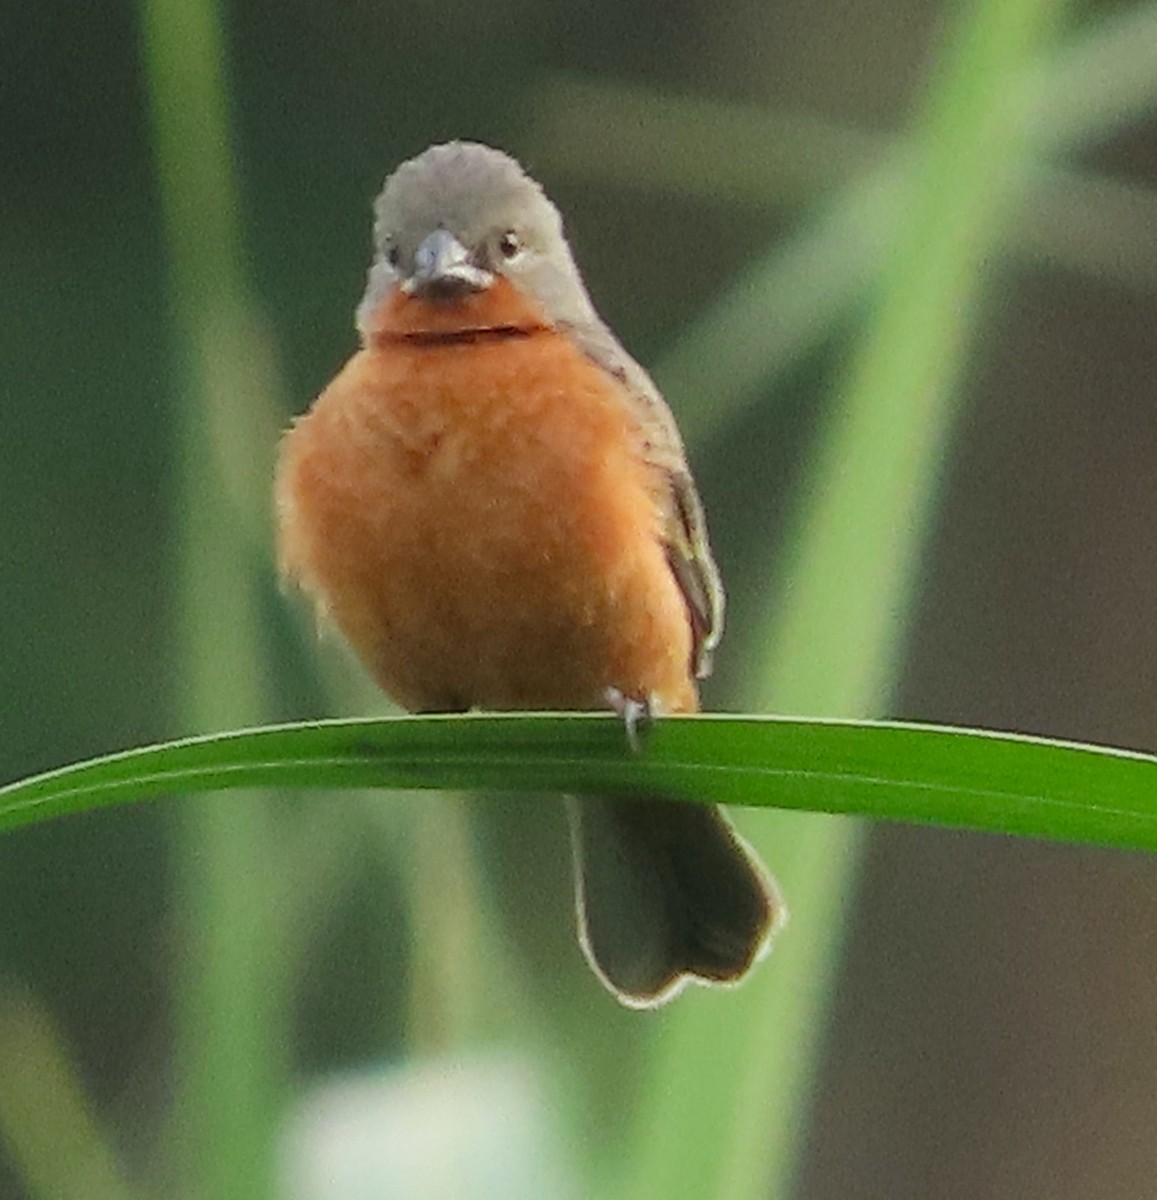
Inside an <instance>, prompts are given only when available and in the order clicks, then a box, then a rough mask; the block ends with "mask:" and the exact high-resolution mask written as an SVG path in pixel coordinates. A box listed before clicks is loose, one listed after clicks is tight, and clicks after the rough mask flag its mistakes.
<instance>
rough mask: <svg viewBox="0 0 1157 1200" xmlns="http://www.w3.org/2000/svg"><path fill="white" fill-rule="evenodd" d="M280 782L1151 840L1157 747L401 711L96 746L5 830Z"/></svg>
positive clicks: (833, 727)
mask: <svg viewBox="0 0 1157 1200" xmlns="http://www.w3.org/2000/svg"><path fill="white" fill-rule="evenodd" d="M265 786H277V787H288V788H307V787H338V788H347V787H358V788H364V787H380V788H470V789H499V790H505V791H578V792H587V791H590V792H598V791H603V792H607V791H613V792H625V793H629V792H649V791H660V792H663V793H665V794H669V795H671V796H676V797H685V798H687V799H689V800H694V801H701V802H703V803H725V804H737V805H752V806H763V807H778V808H790V809H806V810H809V811H812V812H826V813H848V814H855V815H858V816H862V817H871V818H875V819H887V820H898V821H914V822H920V823H926V824H935V825H947V826H953V827H956V828H961V829H975V830H981V831H984V832H988V833H1012V834H1026V835H1030V836H1034V837H1046V838H1056V839H1060V840H1063V841H1077V842H1092V843H1096V844H1098V845H1104V846H1125V847H1132V848H1134V849H1145V850H1154V849H1157V757H1154V756H1152V755H1146V754H1137V753H1133V752H1131V751H1126V750H1115V749H1110V748H1106V747H1101V746H1086V745H1080V744H1078V743H1073V742H1058V741H1049V740H1046V739H1043V738H1031V737H1022V736H1019V735H1016V734H1009V733H989V732H985V731H981V730H967V729H948V728H939V727H934V726H922V725H907V724H900V723H891V722H870V721H822V720H797V719H789V718H783V717H754V716H707V715H703V716H697V717H665V718H663V719H662V720H661V721H659V722H657V723H656V725H655V726H654V728H653V729H651V730H650V732H649V733H648V736H647V744H646V748H645V751H644V752H643V753H642V754H640V755H638V756H635V755H632V754H631V753H630V752H629V751H628V750H627V749H626V747H625V744H624V739H623V735H622V728H621V726H620V725H619V724H618V722H616V721H615V720H614V719H612V718H608V717H602V716H588V715H583V714H579V715H569V714H568V715H561V716H560V715H553V714H532V715H521V714H517V715H502V716H492V715H487V716H474V715H470V716H433V717H395V718H385V719H379V720H367V721H330V722H321V723H316V724H306V725H283V726H272V727H268V728H264V729H255V730H244V731H241V732H238V733H225V734H216V735H213V736H209V737H203V738H187V739H183V740H181V741H176V742H167V743H164V744H162V745H157V746H147V747H144V748H143V749H139V750H129V751H126V752H124V753H121V754H113V755H109V756H107V757H105V758H97V759H92V760H90V761H88V762H83V763H78V764H77V765H75V766H70V767H64V768H61V769H59V770H56V771H50V772H48V773H47V774H44V775H37V776H34V777H33V778H31V779H26V780H23V781H21V782H19V783H13V784H9V785H8V786H7V787H4V788H0V829H10V828H13V827H15V826H18V825H27V824H31V823H33V822H36V821H43V820H48V819H49V818H51V817H57V816H62V815H64V814H66V813H78V812H86V811H88V810H90V809H93V808H98V807H101V806H104V805H109V804H125V803H129V802H131V801H137V800H148V799H155V798H156V797H159V796H163V795H166V794H168V793H171V792H185V793H188V792H206V791H213V790H224V789H229V788H250V787H265Z"/></svg>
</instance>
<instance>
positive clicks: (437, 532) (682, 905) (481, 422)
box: [276, 142, 784, 1008]
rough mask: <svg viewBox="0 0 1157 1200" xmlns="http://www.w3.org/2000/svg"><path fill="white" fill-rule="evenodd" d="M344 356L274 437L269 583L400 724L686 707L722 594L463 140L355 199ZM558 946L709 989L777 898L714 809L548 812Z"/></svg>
mask: <svg viewBox="0 0 1157 1200" xmlns="http://www.w3.org/2000/svg"><path fill="white" fill-rule="evenodd" d="M375 216H376V221H375V226H374V242H375V246H374V251H375V252H374V259H373V263H372V265H371V267H370V271H369V278H368V283H367V287H366V292H365V297H364V298H363V300H362V302H361V305H360V306H359V308H358V310H357V325H358V331H359V333H360V337H361V348H360V349H359V350H358V351H357V353H355V354H354V356H353V357H352V358H351V359H350V360H349V362H348V363H346V365H345V366H344V367H343V368H342V369H341V370H340V371H339V372H338V374H337V376H336V377H335V378H334V380H333V381H332V382H331V383H330V384H329V386H328V387H327V388H326V389H325V391H323V392H322V394H321V395H320V396H319V397H318V398H317V400H316V401H314V403H313V405H312V407H311V408H310V409H309V411H308V412H307V413H306V414H305V415H304V416H302V417H300V418H299V419H298V420H297V421H296V422H295V423H294V425H293V427H292V428H291V429H290V431H289V432H288V433H287V434H286V435H285V437H284V440H283V442H282V445H281V452H280V459H279V462H278V468H277V481H276V508H277V514H278V522H279V535H278V550H279V555H278V557H279V564H280V568H281V571H282V573H283V575H284V576H285V577H286V578H288V579H289V580H291V581H293V582H295V583H297V584H298V585H300V587H301V588H302V589H304V591H305V592H306V593H307V594H308V595H309V596H310V597H312V599H313V601H314V603H315V605H316V608H317V610H318V613H319V615H320V616H321V617H323V618H326V619H328V620H330V621H332V622H333V623H334V624H335V625H336V626H337V628H338V629H339V630H340V631H341V632H342V634H343V635H344V636H345V638H346V639H347V640H348V642H349V643H350V645H351V646H352V648H353V650H354V651H355V653H356V654H357V656H358V657H359V658H360V660H361V662H362V663H363V664H364V665H365V667H366V668H367V670H368V671H369V673H370V674H371V675H372V676H373V678H374V679H375V680H376V681H377V683H378V684H379V686H380V687H381V688H382V689H383V690H384V691H385V692H386V693H387V694H388V695H389V696H390V697H391V698H392V699H393V700H394V701H396V702H397V703H398V704H400V705H401V706H402V707H404V708H406V709H409V710H410V711H413V712H426V713H429V712H460V711H465V710H468V709H472V708H482V709H494V710H503V709H505V710H512V709H551V710H557V709H586V710H590V709H608V708H609V709H612V710H614V711H615V712H617V713H619V714H620V716H621V717H622V718H623V719H624V721H625V722H626V726H627V733H628V736H629V737H630V738H631V740H632V742H634V740H635V738H636V728H637V726H638V725H639V724H640V723H641V722H645V721H646V720H647V719H649V718H650V717H651V716H653V715H654V716H658V715H660V714H662V713H692V712H695V711H697V710H698V707H699V697H698V689H697V685H696V679H697V678H702V677H704V676H706V675H707V674H709V672H710V670H711V656H712V652H713V651H714V650H715V648H716V645H717V644H718V642H719V638H720V635H721V633H722V628H723V607H724V598H723V588H722V585H721V583H720V579H719V574H718V571H717V569H716V566H715V562H714V559H713V558H712V555H711V550H710V547H709V545H708V541H707V531H706V525H705V521H704V516H703V509H702V505H701V503H700V500H699V495H698V492H697V491H696V488H695V483H694V481H693V480H692V478H691V472H690V469H689V467H688V465H687V459H686V455H685V453H684V450H683V444H682V441H681V439H680V436H679V432H678V429H677V428H676V426H675V421H674V418H673V417H672V415H671V413H670V410H669V409H668V408H667V405H666V403H665V402H664V400H663V398H662V396H661V395H660V394H659V391H658V389H657V388H656V387H655V385H654V383H652V381H651V379H650V378H649V377H648V375H647V374H646V372H645V371H644V370H643V368H642V367H640V366H639V365H638V364H637V363H636V362H635V361H634V360H633V359H632V358H631V357H630V355H628V354H627V352H626V351H625V350H624V349H623V348H622V346H620V345H619V343H618V341H617V340H616V339H615V336H614V335H613V334H612V333H611V331H610V330H609V329H608V328H607V326H606V325H605V324H604V323H603V322H602V320H601V319H600V318H599V316H598V314H597V313H596V312H595V310H594V307H593V305H592V304H591V301H590V298H589V297H588V295H587V291H586V288H585V287H584V286H583V282H582V278H581V276H580V275H579V272H578V269H577V267H576V266H575V263H574V259H573V258H572V256H571V252H570V247H569V246H568V244H567V241H566V238H565V236H564V233H563V226H562V219H561V217H560V215H559V212H558V210H557V209H556V208H555V206H554V205H553V204H552V203H551V202H550V200H549V199H548V198H547V197H546V195H545V193H544V192H543V190H542V188H541V187H540V186H539V185H538V184H537V183H536V182H535V181H534V180H533V179H531V178H530V177H529V176H528V175H527V174H526V173H525V172H524V171H523V169H522V168H521V166H519V164H518V163H517V162H516V161H515V160H514V159H513V158H511V157H509V156H508V155H506V154H504V153H502V152H501V151H498V150H494V149H491V148H490V147H488V146H483V145H479V144H477V143H472V142H450V143H447V144H445V145H438V146H432V147H430V148H429V149H427V150H426V151H424V152H423V153H422V154H420V155H418V156H417V157H416V158H413V159H410V160H409V161H408V162H404V163H402V164H401V165H400V166H399V167H398V168H397V169H396V170H395V171H394V173H393V174H392V175H391V176H390V177H389V178H388V179H387V180H386V183H385V187H384V189H383V191H382V193H381V195H380V196H379V198H378V200H377V203H376V206H375ZM567 807H568V813H569V817H570V823H571V831H572V843H573V848H574V862H575V878H576V883H575V888H576V908H577V914H578V926H579V941H580V944H581V946H582V948H583V951H584V953H585V954H586V957H587V959H588V960H589V962H590V964H591V966H592V967H593V968H594V971H595V973H596V974H597V975H598V977H599V978H600V979H601V980H602V982H603V983H604V984H605V985H606V987H607V988H608V989H609V990H610V991H611V992H612V993H613V994H614V995H615V996H616V997H617V998H618V999H619V1000H620V1001H622V1003H624V1004H626V1005H628V1006H630V1007H633V1008H650V1007H654V1006H656V1005H659V1004H661V1003H663V1002H664V1001H666V1000H668V999H670V998H671V997H672V996H673V995H675V994H676V993H677V992H678V991H679V990H680V989H681V988H682V986H683V985H684V984H685V983H686V982H687V981H689V980H694V981H697V982H702V983H733V982H735V981H737V980H739V979H740V978H741V977H742V976H744V975H745V974H746V973H747V971H748V969H749V968H750V967H751V966H752V964H753V963H754V962H755V961H756V960H757V959H758V958H759V957H760V955H761V954H762V953H763V952H764V951H765V950H766V948H767V947H768V945H769V944H770V941H771V938H772V935H773V933H774V931H775V930H776V929H777V928H778V926H779V925H780V924H781V923H782V920H783V916H784V908H783V905H782V903H781V902H780V900H779V896H778V893H777V891H776V888H775V884H774V882H773V881H772V879H771V877H770V876H769V875H768V873H767V872H766V870H765V869H764V868H763V866H762V865H761V864H760V862H759V861H758V859H757V858H756V857H755V855H754V854H753V852H752V851H751V850H750V848H749V847H748V846H747V844H746V843H745V842H744V841H743V840H742V839H741V838H740V837H739V836H738V835H737V834H736V833H735V831H734V830H733V828H732V826H731V824H730V822H729V821H728V820H727V818H726V817H725V816H724V815H723V814H722V813H721V812H720V811H719V810H718V809H715V808H710V807H705V806H702V805H693V804H687V803H678V802H674V801H671V800H667V799H663V798H661V797H645V798H625V797H619V798H613V799H612V798H601V797H586V796H584V797H578V798H571V799H569V800H568V805H567Z"/></svg>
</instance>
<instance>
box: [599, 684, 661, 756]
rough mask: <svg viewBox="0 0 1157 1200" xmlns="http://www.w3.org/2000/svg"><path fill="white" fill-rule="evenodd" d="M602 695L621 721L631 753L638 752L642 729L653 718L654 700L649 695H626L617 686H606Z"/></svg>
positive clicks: (640, 744)
mask: <svg viewBox="0 0 1157 1200" xmlns="http://www.w3.org/2000/svg"><path fill="white" fill-rule="evenodd" d="M603 695H604V696H605V697H606V701H607V703H608V704H609V705H610V706H611V710H612V711H613V712H614V713H615V715H616V716H617V717H618V718H619V719H620V720H621V721H622V722H623V728H624V729H625V730H626V731H627V745H628V746H630V748H631V753H632V754H638V753H639V751H640V750H642V748H643V744H642V734H643V731H644V730H645V729H646V728H647V726H648V725H649V724H650V723H651V722H652V721H653V720H654V718H655V705H654V701H653V700H652V698H651V697H650V696H628V695H627V694H626V693H625V692H623V691H621V690H620V689H619V688H617V687H609V688H607V690H606V691H605V692H604V693H603Z"/></svg>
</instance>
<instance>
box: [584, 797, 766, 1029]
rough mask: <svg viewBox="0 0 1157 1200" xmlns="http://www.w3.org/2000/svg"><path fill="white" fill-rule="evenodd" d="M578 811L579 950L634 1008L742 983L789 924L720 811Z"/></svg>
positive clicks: (614, 805) (609, 803) (602, 806)
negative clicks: (698, 988)
mask: <svg viewBox="0 0 1157 1200" xmlns="http://www.w3.org/2000/svg"><path fill="white" fill-rule="evenodd" d="M567 811H568V814H569V817H570V824H571V838H572V843H573V846H574V863H575V898H576V905H577V909H578V923H579V939H580V941H581V943H582V947H583V951H584V952H585V954H586V956H587V958H588V959H589V960H590V964H591V966H592V967H593V968H594V970H595V972H596V974H598V976H599V978H600V979H602V981H603V982H604V983H605V984H606V986H607V987H608V988H609V989H610V990H611V991H612V992H613V993H614V994H615V996H616V997H618V999H619V1000H621V1001H622V1003H624V1004H626V1005H628V1006H630V1007H632V1008H651V1007H654V1006H656V1005H659V1004H662V1003H664V1002H665V1001H666V1000H669V999H670V998H671V997H672V996H674V995H675V994H676V993H677V992H678V991H679V990H680V988H681V987H682V986H683V985H684V984H685V983H686V982H687V981H688V980H696V981H698V982H701V983H735V982H737V981H738V980H739V979H741V978H742V977H743V976H744V975H745V974H746V973H747V971H748V970H749V969H750V968H751V966H752V965H753V964H754V963H755V962H756V960H757V959H758V958H759V957H760V956H761V955H762V954H763V953H764V951H765V950H766V949H767V948H768V946H769V945H770V943H771V939H772V936H773V935H774V933H775V932H776V930H777V929H778V928H779V927H780V926H781V925H782V924H783V921H784V919H785V917H786V915H787V913H786V909H785V908H784V906H783V903H782V901H781V900H780V897H779V892H778V890H777V888H776V886H775V882H774V880H773V879H772V878H771V876H770V875H769V874H768V873H767V871H766V870H765V868H764V867H763V865H762V864H761V863H760V861H759V859H758V858H757V857H756V855H755V853H754V851H753V850H752V849H751V848H750V847H749V846H748V845H747V843H746V842H745V841H744V840H743V839H742V838H741V837H740V836H739V835H738V834H737V833H736V832H735V830H734V829H733V828H732V826H731V822H730V821H728V819H727V817H726V816H725V815H724V814H723V813H722V812H721V811H720V810H719V809H717V808H710V807H706V806H704V805H701V804H686V803H678V802H675V801H670V800H661V799H657V798H650V797H647V798H641V799H634V798H632V799H614V800H611V799H604V798H601V797H592V796H580V797H574V798H568V801H567Z"/></svg>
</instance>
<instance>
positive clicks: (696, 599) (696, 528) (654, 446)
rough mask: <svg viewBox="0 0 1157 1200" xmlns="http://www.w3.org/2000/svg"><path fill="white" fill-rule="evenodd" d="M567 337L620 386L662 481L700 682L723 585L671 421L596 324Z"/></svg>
mask: <svg viewBox="0 0 1157 1200" xmlns="http://www.w3.org/2000/svg"><path fill="white" fill-rule="evenodd" d="M567 333H568V334H569V335H570V336H571V337H572V338H573V339H574V341H575V344H576V345H577V346H578V347H579V349H580V350H582V352H583V353H584V354H585V355H587V357H588V358H590V359H591V360H593V361H594V362H595V363H597V364H598V365H599V366H600V367H602V368H603V369H604V370H605V371H607V372H609V373H610V374H611V375H613V376H614V377H615V378H616V379H617V380H619V382H620V383H622V384H623V391H624V395H625V396H626V398H627V401H628V403H629V404H631V406H632V407H633V408H634V410H635V413H636V420H637V423H638V426H639V429H640V430H641V432H642V434H643V449H644V453H645V454H646V456H647V459H648V461H649V462H651V463H652V464H653V465H654V466H655V467H656V468H658V469H659V470H660V472H661V473H662V474H663V476H664V477H665V479H666V481H667V489H666V490H667V494H666V496H665V497H664V500H665V503H664V506H663V508H664V511H663V540H664V545H665V548H666V551H667V560H668V562H669V563H670V564H671V571H672V574H674V576H675V579H676V581H677V582H678V584H679V588H680V590H681V591H682V593H683V597H684V599H685V600H686V602H687V610H688V612H689V613H690V616H691V628H692V633H693V635H694V641H693V651H692V666H693V668H694V671H695V675H696V677H697V678H699V679H705V678H706V677H707V676H708V675H710V674H711V660H712V654H713V652H714V650H715V647H716V646H718V644H719V639H720V638H721V637H722V636H723V611H724V595H723V584H722V581H721V580H720V578H719V568H718V567H716V565H715V559H714V557H713V556H712V554H711V545H710V543H709V541H708V539H707V522H706V519H705V518H704V515H703V504H702V501H701V500H700V499H699V492H698V490H697V489H696V487H695V480H694V478H692V475H691V468H690V467H689V466H688V465H687V453H686V451H685V450H684V448H683V439H682V438H681V437H680V436H679V429H678V426H677V425H676V424H675V418H674V417H673V416H672V415H671V410H670V409H669V408H668V407H667V402H666V401H665V400H664V399H663V396H662V394H661V393H660V392H659V389H658V388H657V387H656V386H655V383H654V381H653V380H652V379H651V377H650V376H649V375H648V374H647V372H646V371H644V370H643V368H642V367H641V366H639V364H638V363H637V362H635V360H634V359H633V358H632V357H631V356H630V355H629V354H628V353H627V352H626V350H624V349H623V347H622V346H621V345H620V344H619V341H618V339H617V338H616V337H615V335H614V334H613V333H611V331H610V330H609V329H608V328H607V327H606V326H605V325H604V324H602V322H601V321H600V322H596V323H592V324H587V325H584V326H582V327H579V326H573V327H571V328H569V329H568V330H567Z"/></svg>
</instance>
